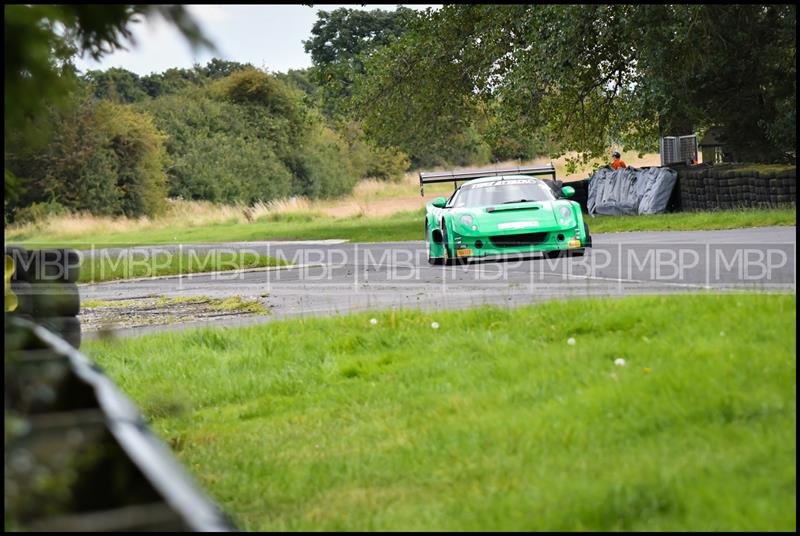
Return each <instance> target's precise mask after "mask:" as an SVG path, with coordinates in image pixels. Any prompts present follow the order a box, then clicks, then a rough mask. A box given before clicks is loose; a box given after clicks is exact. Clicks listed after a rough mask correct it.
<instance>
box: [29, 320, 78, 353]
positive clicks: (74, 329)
mask: <svg viewBox="0 0 800 536" xmlns="http://www.w3.org/2000/svg"><path fill="white" fill-rule="evenodd" d="M35 321H36V323H37V324H39V325H40V326H42V327H44V328H46V329H48V330H50V331H52V332H53V333H54V334H56V335H58V336H59V337H61V338H62V339H64V340H65V341H67V342H68V343H70V344H71V345H72V346H73V347H75V348H80V346H81V321H80V320H79V319H77V318H75V317H74V316H50V317H44V318H37V319H36V320H35Z"/></svg>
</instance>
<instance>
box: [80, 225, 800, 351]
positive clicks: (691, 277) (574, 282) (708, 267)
mask: <svg viewBox="0 0 800 536" xmlns="http://www.w3.org/2000/svg"><path fill="white" fill-rule="evenodd" d="M795 235H796V228H795V227H773V228H751V229H735V230H725V231H691V232H670V231H667V232H634V233H609V234H596V235H594V237H593V239H594V244H593V245H594V247H593V248H591V249H589V250H587V255H585V256H584V257H573V258H565V259H552V260H551V259H544V258H543V257H542V256H541V255H539V254H534V255H530V256H510V257H508V258H499V259H498V258H490V259H485V260H480V261H472V262H470V263H468V264H466V265H457V266H429V265H428V263H427V260H426V259H427V258H426V255H425V245H424V243H423V242H422V241H419V242H396V243H374V244H356V243H348V242H342V241H319V242H247V243H227V244H205V245H181V246H154V247H152V248H145V247H141V248H128V249H124V250H123V249H117V250H114V249H103V250H95V251H87V252H84V254H85V255H100V254H103V255H112V256H113V255H120V254H123V253H125V252H127V254H131V253H132V254H134V255H136V254H140V255H142V256H143V258H146V257H147V256H148V255H151V254H152V253H154V252H159V251H161V252H163V251H170V252H181V253H187V252H192V254H194V255H197V258H198V259H200V258H205V257H204V256H207V255H215V254H220V255H223V256H224V255H228V257H226V258H229V257H230V256H231V255H236V254H239V253H243V252H258V253H262V254H266V255H270V256H273V257H279V258H282V259H284V260H286V261H288V262H290V263H292V264H293V266H292V267H289V268H281V269H273V270H264V269H261V270H255V271H247V272H238V273H216V274H195V275H185V276H182V277H168V278H156V279H152V278H145V279H139V280H130V281H122V282H108V283H99V284H90V285H81V286H80V293H81V300H82V301H83V300H88V299H101V300H120V299H133V298H141V297H145V296H153V295H159V296H170V297H177V296H198V295H202V296H210V297H227V296H242V297H257V298H259V299H261V301H262V302H263V303H266V304H267V305H268V306H269V307H270V308H271V311H272V314H270V315H267V316H258V315H239V316H233V317H231V316H226V317H220V318H215V319H212V320H204V321H193V322H185V323H182V324H168V325H161V326H146V327H140V328H128V329H124V330H119V332H118V334H119V335H123V336H124V335H133V334H138V333H142V332H150V331H160V330H167V329H169V330H171V329H180V328H186V327H197V326H231V325H246V324H252V323H260V322H267V321H271V320H275V319H281V318H289V317H306V316H325V315H336V314H346V313H351V312H356V311H366V310H386V309H391V308H420V309H425V310H439V309H458V308H464V307H471V306H477V305H482V304H491V305H495V306H504V307H515V306H520V305H525V304H530V303H534V302H537V301H541V300H548V299H571V298H584V297H601V296H602V297H619V296H628V295H636V294H662V293H676V292H737V291H753V290H756V291H764V292H796V267H795V256H796V236H795ZM86 335H87V336H88V337H87V338H91V337H92V334H90V333H87V334H86Z"/></svg>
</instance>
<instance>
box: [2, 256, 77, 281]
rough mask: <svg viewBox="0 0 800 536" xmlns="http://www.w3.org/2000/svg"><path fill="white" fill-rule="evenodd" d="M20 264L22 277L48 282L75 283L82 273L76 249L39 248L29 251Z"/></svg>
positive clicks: (19, 269)
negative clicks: (23, 261) (24, 260)
mask: <svg viewBox="0 0 800 536" xmlns="http://www.w3.org/2000/svg"><path fill="white" fill-rule="evenodd" d="M26 255H27V257H26V263H25V264H24V265H23V264H21V265H19V267H18V270H17V272H18V273H19V276H20V278H21V279H24V280H25V281H28V282H29V283H34V282H39V281H41V282H47V283H75V282H76V281H77V280H78V276H79V275H80V255H79V254H78V252H77V251H75V250H74V249H37V250H31V251H28V252H27V254H26Z"/></svg>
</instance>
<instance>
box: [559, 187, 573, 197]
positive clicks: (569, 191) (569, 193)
mask: <svg viewBox="0 0 800 536" xmlns="http://www.w3.org/2000/svg"><path fill="white" fill-rule="evenodd" d="M561 193H562V194H563V195H564V197H572V196H573V195H575V188H573V187H572V186H564V187H563V188H561Z"/></svg>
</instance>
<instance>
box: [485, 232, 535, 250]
mask: <svg viewBox="0 0 800 536" xmlns="http://www.w3.org/2000/svg"><path fill="white" fill-rule="evenodd" d="M547 234H548V233H524V234H512V235H498V236H490V237H489V240H491V241H492V244H494V245H495V246H497V247H499V248H515V247H519V246H535V245H536V244H541V243H542V242H546V241H547Z"/></svg>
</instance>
